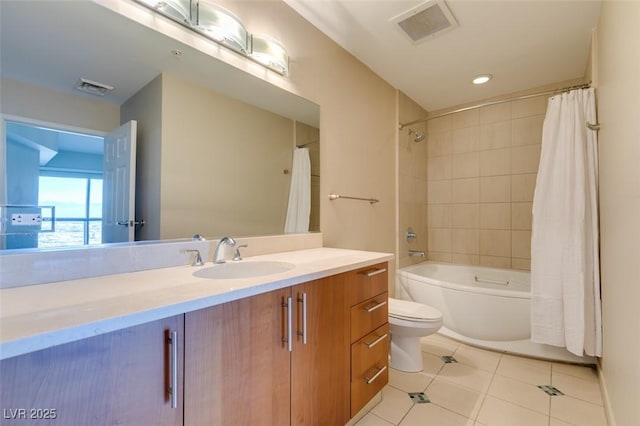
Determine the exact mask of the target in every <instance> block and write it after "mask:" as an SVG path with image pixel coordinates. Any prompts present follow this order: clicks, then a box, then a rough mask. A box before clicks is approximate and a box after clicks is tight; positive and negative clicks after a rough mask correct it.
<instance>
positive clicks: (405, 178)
mask: <svg viewBox="0 0 640 426" xmlns="http://www.w3.org/2000/svg"><path fill="white" fill-rule="evenodd" d="M398 180H399V181H400V191H399V194H398V195H399V197H400V199H399V201H400V202H409V201H412V200H413V197H414V195H415V193H416V187H415V183H416V180H415V179H414V178H413V176H411V175H400V176H399V178H398Z"/></svg>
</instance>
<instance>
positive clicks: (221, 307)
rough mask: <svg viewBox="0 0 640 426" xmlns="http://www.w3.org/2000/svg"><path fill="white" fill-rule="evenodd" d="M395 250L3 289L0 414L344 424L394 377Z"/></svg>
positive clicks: (16, 419)
mask: <svg viewBox="0 0 640 426" xmlns="http://www.w3.org/2000/svg"><path fill="white" fill-rule="evenodd" d="M391 259H392V256H391V255H388V254H384V253H372V252H361V251H352V250H341V249H329V248H317V249H310V250H299V251H294V252H287V253H276V254H269V255H264V256H256V257H255V258H251V259H247V260H243V261H242V262H248V263H251V262H252V261H261V262H264V261H268V262H288V263H291V264H293V265H295V267H294V268H293V269H290V270H288V271H285V272H281V273H276V274H271V275H266V276H258V277H248V278H235V279H209V278H200V277H198V276H197V275H194V272H197V271H198V270H201V269H204V268H211V266H210V265H211V264H208V265H206V266H204V267H189V266H185V267H176V268H163V269H156V270H152V271H142V272H135V273H128V274H118V275H111V276H103V277H96V278H90V279H83V280H74V281H67V282H60V283H51V284H46V285H41V286H29V287H22V288H15V289H6V290H2V308H3V310H2V313H0V320H1V321H0V332H1V338H2V345H1V346H0V355H2V358H3V359H2V360H1V361H0V389H1V390H0V392H1V393H0V404H1V407H0V408H2V410H3V416H2V417H3V418H0V422H1V423H2V424H7V425H19V424H31V422H34V421H35V420H36V419H38V421H39V424H47V420H46V419H49V421H50V422H51V423H52V424H64V425H86V424H92V425H100V424H104V425H107V424H129V425H142V424H149V425H151V424H153V425H182V424H184V425H215V424H251V425H255V424H265V425H267V424H268V425H271V424H273V425H275V424H277V425H285V424H292V425H293V424H296V425H298V424H310V425H316V424H331V425H340V424H345V423H346V422H348V421H349V419H350V418H351V417H352V416H353V415H355V414H356V413H357V412H358V411H359V410H360V409H361V408H362V407H363V406H364V405H365V404H366V403H367V402H368V401H369V400H370V399H371V398H372V397H373V396H375V395H376V394H377V393H378V392H379V391H380V390H381V389H382V387H383V386H384V385H385V384H386V383H387V381H388V376H387V374H388V371H387V362H388V359H387V356H388V348H389V335H388V326H387V317H388V314H387V305H386V299H387V288H388V264H387V261H389V260H391ZM36 287H40V288H39V289H37V288H36ZM36 292H38V293H37V294H38V295H39V296H38V297H37V298H35V299H32V300H31V303H29V300H28V297H29V295H30V294H33V295H35V294H36ZM5 307H6V308H7V309H6V310H5ZM29 310H31V311H29Z"/></svg>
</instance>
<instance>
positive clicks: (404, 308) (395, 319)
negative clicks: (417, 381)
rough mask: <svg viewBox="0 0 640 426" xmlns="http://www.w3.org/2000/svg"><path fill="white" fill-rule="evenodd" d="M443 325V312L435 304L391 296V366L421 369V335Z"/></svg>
mask: <svg viewBox="0 0 640 426" xmlns="http://www.w3.org/2000/svg"><path fill="white" fill-rule="evenodd" d="M441 326H442V313H440V311H439V310H437V309H436V308H433V307H431V306H427V305H423V304H421V303H416V302H411V301H408V300H400V299H392V298H389V331H390V332H391V359H390V361H389V366H390V367H391V368H394V369H396V370H400V371H406V372H410V373H414V372H417V371H422V369H423V367H422V350H421V349H420V338H421V337H424V336H428V335H430V334H433V333H435V332H436V331H438V330H439V329H440V327H441Z"/></svg>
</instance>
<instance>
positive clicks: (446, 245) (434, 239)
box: [427, 228, 451, 252]
mask: <svg viewBox="0 0 640 426" xmlns="http://www.w3.org/2000/svg"><path fill="white" fill-rule="evenodd" d="M428 241H429V242H428V243H427V247H428V250H429V251H437V252H450V251H451V229H437V228H433V229H431V230H429V235H428Z"/></svg>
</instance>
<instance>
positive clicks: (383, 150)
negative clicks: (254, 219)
mask: <svg viewBox="0 0 640 426" xmlns="http://www.w3.org/2000/svg"><path fill="white" fill-rule="evenodd" d="M226 6H227V7H228V8H229V9H230V10H231V11H233V12H234V13H236V14H237V15H238V16H239V17H240V19H241V20H242V21H243V22H244V23H245V25H246V26H247V27H248V28H250V29H251V31H252V32H254V33H263V34H270V35H272V36H273V37H275V38H277V39H279V40H280V41H282V42H283V44H284V45H285V46H286V47H287V50H288V52H289V54H290V56H291V65H290V73H289V75H288V76H287V77H286V85H287V86H288V87H289V88H290V90H292V91H294V92H295V93H297V94H299V95H300V96H302V97H305V98H307V99H309V100H311V101H313V102H315V103H317V104H318V105H320V144H321V146H322V151H321V154H320V155H321V158H320V175H321V176H322V179H321V184H320V194H321V197H320V209H321V212H320V223H321V229H322V232H323V235H324V243H325V245H326V246H330V247H342V248H354V249H361V250H374V251H383V252H389V253H393V252H394V248H395V224H394V217H395V206H396V198H395V186H396V185H395V161H396V160H395V158H396V146H395V145H396V140H395V135H396V105H395V90H394V88H393V87H392V86H390V85H389V84H387V83H386V82H385V81H384V80H382V79H381V78H380V77H378V76H377V75H376V74H374V73H373V72H372V71H371V70H370V69H368V68H367V67H366V66H364V65H363V64H362V63H360V62H359V61H358V60H357V59H355V58H354V57H353V56H352V55H350V54H349V53H347V52H346V51H345V50H344V49H342V48H341V47H339V46H338V45H336V44H335V43H334V42H333V41H331V40H330V39H329V38H328V37H327V36H325V35H324V34H322V33H321V32H320V31H319V30H317V29H316V28H315V27H313V26H312V25H311V24H309V22H307V21H306V20H304V18H302V17H301V16H300V15H298V14H297V13H296V12H294V11H293V10H292V9H291V8H290V7H289V6H287V5H286V4H285V3H284V2H282V1H239V0H238V1H231V2H228V3H227V4H226ZM266 78H267V79H269V78H270V76H269V75H266ZM330 192H335V193H338V194H343V195H352V196H356V197H375V198H378V199H380V202H379V203H377V204H374V205H370V204H368V203H366V202H358V201H349V200H336V201H329V199H328V194H329V193H330Z"/></svg>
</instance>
